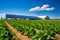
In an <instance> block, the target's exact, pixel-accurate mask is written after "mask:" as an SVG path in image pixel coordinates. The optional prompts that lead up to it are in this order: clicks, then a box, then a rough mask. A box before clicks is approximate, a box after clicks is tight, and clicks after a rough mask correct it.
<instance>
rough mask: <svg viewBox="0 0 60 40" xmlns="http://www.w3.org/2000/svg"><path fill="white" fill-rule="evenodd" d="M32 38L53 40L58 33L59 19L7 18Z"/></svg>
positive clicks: (59, 27) (34, 39)
mask: <svg viewBox="0 0 60 40" xmlns="http://www.w3.org/2000/svg"><path fill="white" fill-rule="evenodd" d="M7 21H8V22H9V23H10V24H11V25H12V26H13V27H15V28H16V29H17V30H18V31H20V32H22V34H24V35H27V36H28V37H30V38H31V39H32V40H53V39H55V38H56V37H55V34H60V20H7Z"/></svg>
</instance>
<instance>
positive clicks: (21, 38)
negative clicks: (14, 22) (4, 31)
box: [4, 21, 31, 40]
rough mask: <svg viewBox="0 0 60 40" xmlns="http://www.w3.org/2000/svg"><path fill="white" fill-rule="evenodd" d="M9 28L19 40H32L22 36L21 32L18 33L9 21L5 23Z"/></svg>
mask: <svg viewBox="0 0 60 40" xmlns="http://www.w3.org/2000/svg"><path fill="white" fill-rule="evenodd" d="M4 22H5V24H6V25H7V27H8V28H9V29H10V30H11V31H12V32H13V33H14V34H15V35H16V37H18V38H19V40H31V39H30V38H28V37H27V36H25V35H22V34H21V32H19V31H17V30H16V29H15V28H14V27H13V26H11V25H10V24H9V23H8V22H7V21H4Z"/></svg>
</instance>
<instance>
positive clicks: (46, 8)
mask: <svg viewBox="0 0 60 40" xmlns="http://www.w3.org/2000/svg"><path fill="white" fill-rule="evenodd" d="M54 9H55V8H54V7H51V8H49V5H43V6H42V7H39V6H37V7H34V8H31V9H30V10H29V11H44V10H46V11H51V10H54Z"/></svg>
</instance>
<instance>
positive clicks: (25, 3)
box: [0, 0, 60, 18]
mask: <svg viewBox="0 0 60 40" xmlns="http://www.w3.org/2000/svg"><path fill="white" fill-rule="evenodd" d="M43 5H49V7H54V10H51V11H35V12H30V11H29V10H30V9H31V8H34V7H37V6H39V7H42V6H43ZM0 13H1V14H2V13H4V14H20V15H31V16H44V15H48V16H49V17H50V18H57V17H58V18H60V0H0Z"/></svg>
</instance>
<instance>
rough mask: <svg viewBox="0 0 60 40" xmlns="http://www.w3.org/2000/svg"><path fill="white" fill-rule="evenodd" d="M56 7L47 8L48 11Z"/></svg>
mask: <svg viewBox="0 0 60 40" xmlns="http://www.w3.org/2000/svg"><path fill="white" fill-rule="evenodd" d="M54 9H55V8H54V7H52V8H47V9H46V10H47V11H50V10H54Z"/></svg>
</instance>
